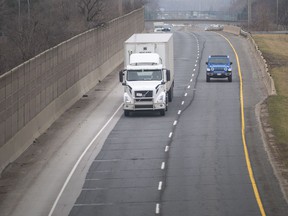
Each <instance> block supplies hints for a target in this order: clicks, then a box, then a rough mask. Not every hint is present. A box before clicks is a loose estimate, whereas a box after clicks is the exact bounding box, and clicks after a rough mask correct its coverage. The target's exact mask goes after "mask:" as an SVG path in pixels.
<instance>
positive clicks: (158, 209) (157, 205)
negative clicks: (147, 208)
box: [155, 203, 160, 214]
mask: <svg viewBox="0 0 288 216" xmlns="http://www.w3.org/2000/svg"><path fill="white" fill-rule="evenodd" d="M155 213H156V214H160V204H159V203H157V204H156V210H155Z"/></svg>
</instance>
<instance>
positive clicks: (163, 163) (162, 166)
mask: <svg viewBox="0 0 288 216" xmlns="http://www.w3.org/2000/svg"><path fill="white" fill-rule="evenodd" d="M161 169H162V170H164V169H165V162H162V164H161Z"/></svg>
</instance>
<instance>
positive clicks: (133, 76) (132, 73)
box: [127, 70, 162, 81]
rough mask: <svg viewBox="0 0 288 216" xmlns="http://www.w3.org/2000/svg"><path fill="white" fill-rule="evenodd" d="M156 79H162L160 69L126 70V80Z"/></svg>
mask: <svg viewBox="0 0 288 216" xmlns="http://www.w3.org/2000/svg"><path fill="white" fill-rule="evenodd" d="M151 80H153V81H157V80H159V81H160V80H162V71H161V70H128V71H127V81H151Z"/></svg>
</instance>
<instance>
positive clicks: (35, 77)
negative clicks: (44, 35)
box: [0, 9, 144, 173]
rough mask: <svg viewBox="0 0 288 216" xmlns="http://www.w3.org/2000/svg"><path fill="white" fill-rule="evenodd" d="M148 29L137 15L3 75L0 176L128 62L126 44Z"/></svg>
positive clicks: (141, 12) (0, 85)
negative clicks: (87, 95)
mask: <svg viewBox="0 0 288 216" xmlns="http://www.w3.org/2000/svg"><path fill="white" fill-rule="evenodd" d="M143 30H144V10H143V9H140V10H137V11H134V12H132V13H130V14H128V15H126V16H123V17H120V18H118V19H115V20H113V21H111V22H109V23H108V24H107V25H106V26H105V27H102V28H97V29H92V30H89V31H87V32H85V33H83V34H81V35H78V36H76V37H74V38H72V39H70V40H68V41H65V42H63V43H61V44H59V45H58V46H56V47H54V48H51V49H49V50H47V51H45V52H44V53H41V54H40V55H38V56H36V57H35V58H33V59H31V60H29V61H27V62H25V63H24V64H22V65H20V66H19V67H17V68H14V69H13V70H11V71H9V72H8V73H6V74H4V75H2V76H0V173H1V172H2V170H3V169H4V168H5V167H6V166H7V164H9V163H10V162H12V161H13V160H15V159H16V158H17V157H18V156H19V155H20V154H22V153H23V151H25V150H26V149H27V148H28V147H29V146H30V145H31V144H32V143H33V140H35V138H37V137H38V136H39V135H40V134H42V133H43V132H44V131H45V130H46V129H47V128H48V127H49V126H50V125H51V124H52V123H53V122H54V121H55V120H56V119H57V118H58V117H59V116H60V115H61V114H62V113H63V112H65V111H66V110H67V109H68V108H69V107H70V106H71V105H72V104H74V103H75V102H76V101H77V100H78V99H79V98H81V97H82V95H83V94H85V93H86V92H87V91H89V90H90V89H91V88H93V87H94V86H95V85H96V84H97V83H98V82H99V81H100V80H102V79H104V78H105V76H107V75H108V74H109V73H110V72H112V71H113V70H114V69H115V68H116V67H117V66H119V65H120V64H121V63H122V62H123V43H124V41H125V40H126V39H127V38H129V37H130V36H131V35H132V34H133V33H139V32H142V31H143Z"/></svg>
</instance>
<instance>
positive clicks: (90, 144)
mask: <svg viewBox="0 0 288 216" xmlns="http://www.w3.org/2000/svg"><path fill="white" fill-rule="evenodd" d="M122 107H123V103H122V104H121V105H120V106H119V107H118V108H117V110H116V111H115V113H114V114H113V115H112V116H111V118H110V119H109V120H108V121H107V122H106V124H105V125H104V126H103V127H102V128H101V130H100V131H99V132H98V133H97V134H96V136H95V137H94V138H93V139H92V141H91V142H90V143H89V145H88V146H87V147H86V148H85V150H84V151H83V153H82V154H81V155H80V157H79V158H78V160H77V162H76V163H75V165H74V167H73V168H72V170H71V172H70V173H69V175H68V177H67V179H66V181H65V182H64V185H63V186H62V188H61V190H60V192H59V194H58V196H57V198H56V200H55V201H54V204H53V206H52V208H51V210H50V212H49V214H48V216H51V215H52V214H53V212H54V211H55V208H56V205H57V204H58V202H59V200H60V197H61V196H62V194H63V192H64V190H65V188H66V187H67V185H68V183H69V181H70V179H71V178H72V176H73V174H74V172H75V171H76V169H77V167H78V165H79V164H80V162H81V160H82V159H83V157H84V156H85V154H86V153H87V151H88V150H89V148H90V147H91V146H92V144H93V143H94V142H95V140H96V139H97V138H98V137H99V136H100V134H101V133H102V132H103V131H104V129H105V128H106V127H107V126H108V124H109V123H110V122H111V121H112V119H113V118H114V117H115V115H116V114H117V113H118V112H119V110H120V109H121V108H122Z"/></svg>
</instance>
